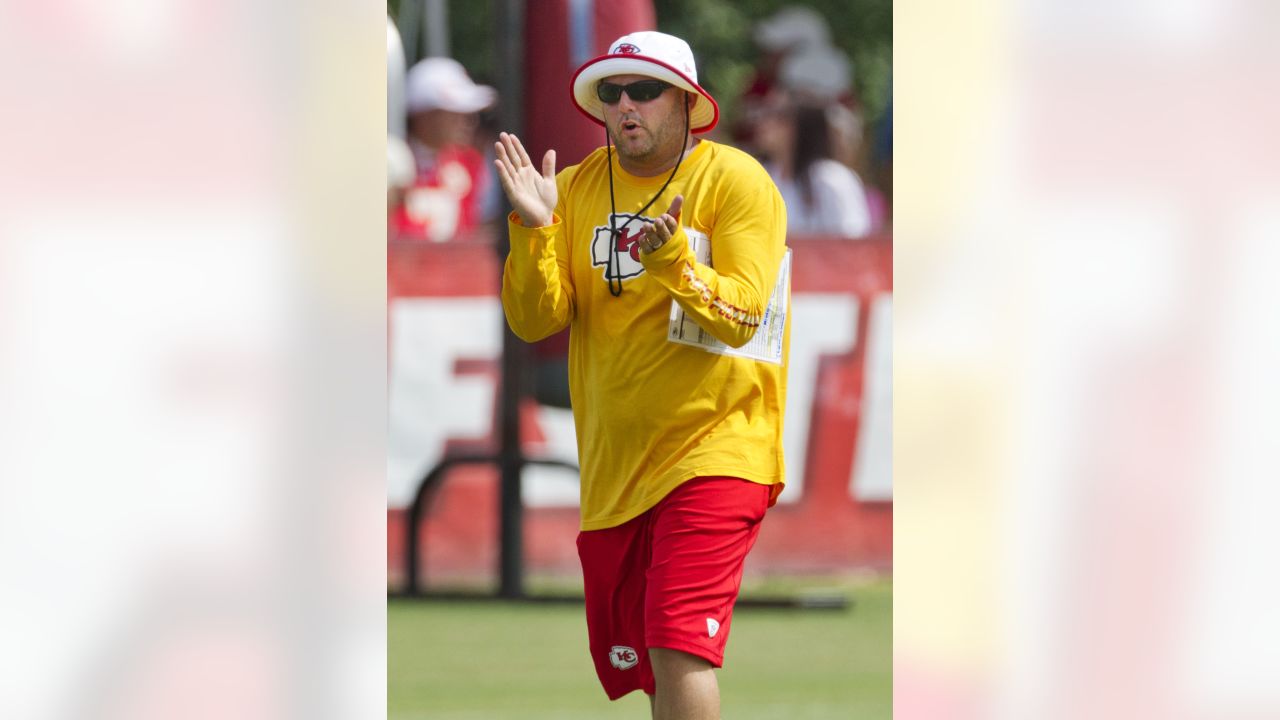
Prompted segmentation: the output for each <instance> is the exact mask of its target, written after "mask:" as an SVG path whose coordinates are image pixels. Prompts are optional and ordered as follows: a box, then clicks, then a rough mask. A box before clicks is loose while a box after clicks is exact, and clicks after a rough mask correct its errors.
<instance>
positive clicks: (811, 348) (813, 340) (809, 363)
mask: <svg viewBox="0 0 1280 720" xmlns="http://www.w3.org/2000/svg"><path fill="white" fill-rule="evenodd" d="M791 321H792V324H791V355H790V357H789V358H788V359H787V366H788V367H787V411H786V415H785V416H784V418H783V428H782V431H783V435H782V449H783V452H784V453H785V460H786V463H787V487H786V489H784V490H783V491H782V495H780V496H779V497H778V502H780V503H791V502H795V501H796V500H799V499H800V496H801V495H803V494H804V475H805V467H806V466H807V462H806V461H807V460H808V451H809V426H810V424H811V421H812V419H813V399H814V396H815V395H816V393H817V390H818V387H817V386H818V362H819V361H820V360H821V359H822V356H823V355H838V354H842V353H847V352H849V351H851V350H853V347H854V343H855V342H856V339H857V337H858V298H857V297H855V296H853V295H850V294H848V293H802V294H795V295H792V296H791Z"/></svg>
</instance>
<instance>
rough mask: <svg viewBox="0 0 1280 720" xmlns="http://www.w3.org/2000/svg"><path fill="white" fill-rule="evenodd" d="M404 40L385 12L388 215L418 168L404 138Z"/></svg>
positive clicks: (401, 200)
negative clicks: (402, 40)
mask: <svg viewBox="0 0 1280 720" xmlns="http://www.w3.org/2000/svg"><path fill="white" fill-rule="evenodd" d="M404 66H405V60H404V44H403V43H402V42H401V40H400V31H399V30H397V29H396V24H395V22H393V21H392V20H391V16H390V15H388V16H387V217H388V219H391V218H393V217H394V215H395V212H396V209H397V208H399V207H400V206H401V204H403V203H404V194H405V191H406V190H408V189H409V187H410V186H412V185H413V181H414V177H415V176H416V175H417V170H416V168H415V167H414V162H413V152H412V151H411V150H409V144H408V143H406V142H405V137H404V136H405V107H404V80H405V68H404Z"/></svg>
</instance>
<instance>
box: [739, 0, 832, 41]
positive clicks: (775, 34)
mask: <svg viewBox="0 0 1280 720" xmlns="http://www.w3.org/2000/svg"><path fill="white" fill-rule="evenodd" d="M756 43H757V44H758V45H759V46H760V47H762V48H764V49H765V50H770V51H774V52H790V51H793V50H802V49H805V48H813V47H824V46H827V45H830V44H831V29H830V28H829V27H828V25H827V21H826V19H825V18H823V17H822V16H821V15H819V14H818V11H816V10H814V9H813V8H807V7H801V6H797V5H789V6H787V7H784V8H782V9H781V10H779V11H778V12H776V13H774V14H773V15H772V16H771V17H769V18H768V19H765V20H761V21H760V23H759V24H757V25H756Z"/></svg>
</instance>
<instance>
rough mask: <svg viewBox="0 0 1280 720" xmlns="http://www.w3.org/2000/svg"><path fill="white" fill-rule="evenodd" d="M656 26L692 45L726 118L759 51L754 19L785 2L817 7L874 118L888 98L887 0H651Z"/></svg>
mask: <svg viewBox="0 0 1280 720" xmlns="http://www.w3.org/2000/svg"><path fill="white" fill-rule="evenodd" d="M653 5H654V9H655V10H656V11H657V16H658V29H659V30H661V31H663V32H667V33H671V34H672V35H676V36H678V37H681V38H684V39H685V40H687V41H688V42H689V45H690V46H692V47H693V53H694V56H695V57H696V59H697V61H698V76H699V78H698V79H699V81H700V83H701V84H702V86H703V87H705V88H707V90H709V91H710V92H711V94H712V95H714V96H715V98H716V100H717V101H718V102H719V103H720V106H721V110H722V112H723V113H724V114H725V115H726V116H728V117H735V116H736V114H737V104H738V98H739V97H740V96H741V94H742V91H743V90H745V89H746V85H747V83H748V82H749V81H750V78H751V75H752V72H753V69H754V66H755V62H756V59H757V58H758V56H759V50H758V49H757V48H756V46H755V42H754V40H753V39H752V35H753V29H754V26H755V23H757V22H759V21H760V20H763V19H765V18H767V17H769V16H770V15H772V14H774V13H775V12H777V11H778V10H780V9H782V8H784V7H787V6H789V5H807V6H809V7H811V8H813V9H814V10H817V11H818V13H819V14H821V15H822V16H823V17H824V18H826V19H827V23H828V24H829V25H830V26H831V42H832V44H833V45H835V46H836V47H837V48H839V49H841V50H843V51H844V52H845V53H847V54H848V55H849V58H850V59H852V61H853V81H854V86H855V88H856V90H857V94H858V97H859V98H861V100H862V103H863V106H864V108H865V119H866V120H867V121H868V123H874V122H875V121H876V120H878V119H879V118H880V117H881V115H882V114H883V113H884V110H885V107H886V106H887V105H888V103H889V94H890V85H889V84H890V81H891V72H892V68H893V2H892V0H805V1H804V2H794V1H788V0H654V3H653Z"/></svg>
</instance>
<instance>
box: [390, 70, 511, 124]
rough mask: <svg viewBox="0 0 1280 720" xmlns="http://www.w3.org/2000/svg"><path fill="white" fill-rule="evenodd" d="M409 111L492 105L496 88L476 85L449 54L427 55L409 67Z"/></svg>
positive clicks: (475, 108) (468, 110) (478, 108)
mask: <svg viewBox="0 0 1280 720" xmlns="http://www.w3.org/2000/svg"><path fill="white" fill-rule="evenodd" d="M406 84H407V86H408V88H407V95H408V101H409V102H408V104H409V112H411V113H414V112H423V111H426V110H448V111H449V112H456V113H473V112H479V111H481V110H484V109H485V108H487V107H489V106H490V105H493V103H494V102H495V101H496V100H497V99H498V92H497V91H496V90H494V89H493V88H491V87H489V86H488V85H477V84H476V83H475V82H473V81H472V80H471V76H469V75H467V71H466V69H465V68H463V67H462V64H461V63H459V62H458V61H457V60H454V59H453V58H445V57H433V58H427V59H426V60H423V61H421V62H419V63H418V64H416V65H414V66H413V67H412V68H411V69H410V70H409V78H408V80H407V82H406Z"/></svg>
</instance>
